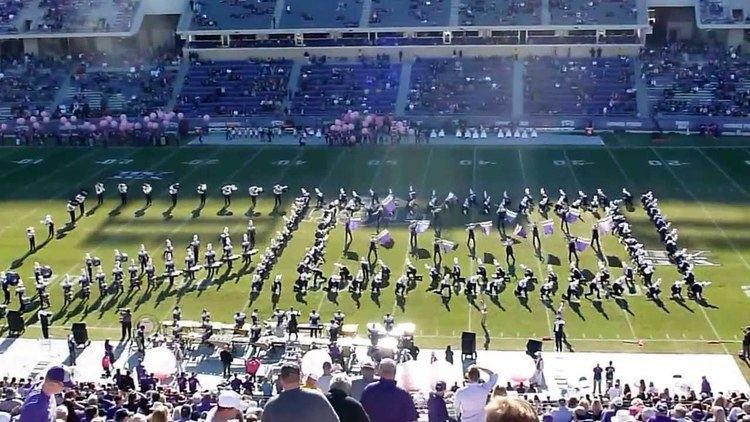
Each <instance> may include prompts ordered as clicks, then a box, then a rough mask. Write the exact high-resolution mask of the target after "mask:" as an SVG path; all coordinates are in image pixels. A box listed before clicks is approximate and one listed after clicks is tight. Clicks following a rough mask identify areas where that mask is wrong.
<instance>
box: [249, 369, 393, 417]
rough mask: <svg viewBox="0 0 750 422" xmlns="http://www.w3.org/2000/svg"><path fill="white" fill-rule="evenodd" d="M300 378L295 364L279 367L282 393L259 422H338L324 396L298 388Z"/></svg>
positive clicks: (268, 406) (268, 404)
mask: <svg viewBox="0 0 750 422" xmlns="http://www.w3.org/2000/svg"><path fill="white" fill-rule="evenodd" d="M394 372H395V371H394ZM300 377H301V373H300V368H299V365H297V364H296V363H286V364H284V365H283V366H282V367H281V374H280V375H279V380H280V383H281V386H282V388H283V391H282V392H281V394H279V395H278V396H276V397H273V398H271V399H270V400H269V401H268V403H267V404H266V407H265V408H264V409H263V417H262V419H261V420H262V421H263V422H285V421H289V422H297V421H310V422H338V421H339V418H338V416H337V415H336V412H335V411H334V410H333V407H332V406H331V404H330V403H329V402H328V400H327V399H326V398H325V396H323V395H322V394H321V393H320V392H318V391H312V390H307V389H301V388H300V379H301V378H300Z"/></svg>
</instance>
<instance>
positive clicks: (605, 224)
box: [599, 215, 614, 234]
mask: <svg viewBox="0 0 750 422" xmlns="http://www.w3.org/2000/svg"><path fill="white" fill-rule="evenodd" d="M613 226H614V222H613V221H612V216H611V215H610V216H609V217H604V218H602V219H601V220H599V233H602V234H608V233H612V228H613Z"/></svg>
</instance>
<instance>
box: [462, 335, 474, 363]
mask: <svg viewBox="0 0 750 422" xmlns="http://www.w3.org/2000/svg"><path fill="white" fill-rule="evenodd" d="M476 354H477V333H472V332H470V331H464V332H463V333H461V356H462V357H463V356H466V355H468V356H472V357H474V356H476Z"/></svg>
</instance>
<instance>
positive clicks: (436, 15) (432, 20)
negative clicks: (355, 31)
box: [369, 0, 451, 28]
mask: <svg viewBox="0 0 750 422" xmlns="http://www.w3.org/2000/svg"><path fill="white" fill-rule="evenodd" d="M450 8H451V2H450V1H449V0H373V1H372V11H371V13H370V17H369V22H370V26H371V27H381V28H382V27H395V26H404V27H415V26H417V27H418V26H446V25H448V21H449V20H450Z"/></svg>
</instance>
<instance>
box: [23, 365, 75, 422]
mask: <svg viewBox="0 0 750 422" xmlns="http://www.w3.org/2000/svg"><path fill="white" fill-rule="evenodd" d="M71 386H72V383H71V381H70V374H69V373H68V371H67V370H66V369H65V368H63V367H62V366H53V367H51V368H50V369H48V370H47V374H46V375H45V376H44V381H43V382H42V384H41V386H39V387H37V388H35V389H33V390H31V392H30V393H29V395H27V396H26V400H24V402H23V406H22V407H21V418H20V421H19V422H47V421H54V420H55V419H54V415H55V414H56V412H55V408H56V402H55V395H56V394H59V393H62V392H63V390H64V389H65V388H66V387H71Z"/></svg>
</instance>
